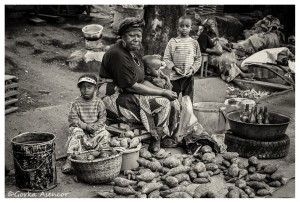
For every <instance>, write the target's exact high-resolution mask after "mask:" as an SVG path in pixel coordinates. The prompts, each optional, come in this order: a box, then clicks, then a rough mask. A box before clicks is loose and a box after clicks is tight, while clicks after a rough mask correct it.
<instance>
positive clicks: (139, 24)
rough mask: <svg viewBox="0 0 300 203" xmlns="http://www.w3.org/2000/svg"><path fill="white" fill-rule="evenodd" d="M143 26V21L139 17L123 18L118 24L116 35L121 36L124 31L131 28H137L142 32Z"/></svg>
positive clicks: (128, 30)
mask: <svg viewBox="0 0 300 203" xmlns="http://www.w3.org/2000/svg"><path fill="white" fill-rule="evenodd" d="M144 26H145V21H144V20H143V19H141V18H135V17H130V18H125V19H124V20H123V21H122V22H121V23H120V26H119V30H118V35H120V36H122V35H123V34H125V33H126V32H130V31H132V30H139V31H141V32H143V28H144Z"/></svg>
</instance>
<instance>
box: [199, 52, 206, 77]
mask: <svg viewBox="0 0 300 203" xmlns="http://www.w3.org/2000/svg"><path fill="white" fill-rule="evenodd" d="M201 56H202V61H201V67H200V77H201V78H203V69H205V77H207V67H208V54H206V53H201Z"/></svg>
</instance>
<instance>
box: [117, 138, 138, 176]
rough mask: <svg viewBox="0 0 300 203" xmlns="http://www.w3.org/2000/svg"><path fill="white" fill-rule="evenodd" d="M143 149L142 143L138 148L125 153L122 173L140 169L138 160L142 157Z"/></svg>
mask: <svg viewBox="0 0 300 203" xmlns="http://www.w3.org/2000/svg"><path fill="white" fill-rule="evenodd" d="M141 147H142V144H141V143H140V144H139V145H138V146H137V148H134V149H128V150H125V151H123V158H122V166H121V171H126V170H131V169H135V168H137V167H139V163H138V162H137V160H138V158H139V156H140V150H141Z"/></svg>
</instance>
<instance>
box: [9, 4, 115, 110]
mask: <svg viewBox="0 0 300 203" xmlns="http://www.w3.org/2000/svg"><path fill="white" fill-rule="evenodd" d="M100 8H101V15H98V16H96V17H95V18H93V19H92V21H91V22H84V21H79V20H78V19H77V18H74V17H73V18H66V23H64V24H54V23H48V24H47V25H45V26H35V25H31V24H29V23H28V21H27V19H26V18H21V19H8V20H7V21H6V23H5V73H6V74H11V75H15V76H17V77H18V78H19V85H20V96H19V101H20V102H19V104H18V106H19V109H20V111H28V110H31V109H34V108H37V107H45V106H53V105H59V104H64V103H66V102H69V101H72V99H74V98H75V97H76V96H77V95H78V92H77V90H76V88H74V87H76V81H77V79H78V77H79V76H80V75H81V74H82V73H80V72H73V71H71V70H70V69H69V68H68V66H67V65H66V59H67V58H68V57H69V56H70V55H71V53H73V52H74V51H75V50H81V49H85V39H84V36H83V34H82V31H81V29H82V28H83V27H84V26H86V25H88V24H92V23H96V24H101V25H104V27H105V29H104V31H103V35H104V36H108V35H109V34H111V29H109V28H108V26H109V24H110V23H109V16H108V14H109V12H110V10H111V8H110V7H109V6H102V7H100ZM92 15H93V14H92ZM94 15H96V14H94ZM103 43H104V44H105V43H106V44H107V43H108V44H109V43H112V42H109V41H105V40H103ZM94 73H95V74H97V72H94ZM48 92H49V93H48Z"/></svg>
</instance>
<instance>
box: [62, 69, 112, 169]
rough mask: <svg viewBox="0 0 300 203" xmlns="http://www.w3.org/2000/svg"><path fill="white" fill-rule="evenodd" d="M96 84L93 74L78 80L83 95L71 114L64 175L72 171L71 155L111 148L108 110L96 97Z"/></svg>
mask: <svg viewBox="0 0 300 203" xmlns="http://www.w3.org/2000/svg"><path fill="white" fill-rule="evenodd" d="M96 84H97V77H96V76H95V75H92V74H85V75H82V76H81V77H80V78H79V79H78V83H77V87H78V88H79V90H80V93H81V95H80V97H77V98H76V99H75V101H74V102H73V103H72V105H71V110H70V113H69V118H68V120H69V137H68V141H67V144H66V148H67V155H68V158H67V161H66V163H65V165H64V166H63V168H62V172H64V173H68V172H70V171H71V163H70V160H69V156H70V155H72V154H74V153H80V152H83V151H87V150H92V149H93V150H99V149H103V148H108V147H109V146H108V139H109V132H108V131H106V129H105V121H106V109H105V106H104V103H103V101H102V100H101V99H100V98H98V97H96V96H95V91H96Z"/></svg>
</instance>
